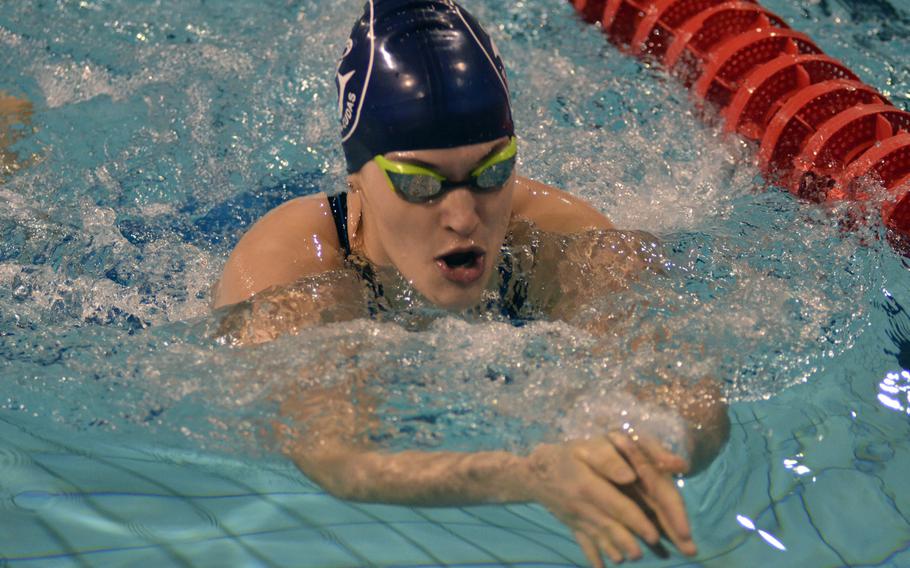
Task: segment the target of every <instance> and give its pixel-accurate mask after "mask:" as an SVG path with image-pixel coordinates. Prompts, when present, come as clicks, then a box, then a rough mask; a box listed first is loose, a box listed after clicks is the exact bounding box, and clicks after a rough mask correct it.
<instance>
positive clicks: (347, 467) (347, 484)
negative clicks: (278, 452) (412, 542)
mask: <svg viewBox="0 0 910 568" xmlns="http://www.w3.org/2000/svg"><path fill="white" fill-rule="evenodd" d="M352 388H356V385H354V384H353V383H349V384H347V385H345V386H343V387H334V388H327V389H317V390H314V389H307V390H306V391H299V392H297V393H294V394H293V395H292V396H288V397H286V398H285V400H284V402H283V403H282V406H281V412H282V415H283V417H284V418H285V420H284V421H282V422H281V423H279V424H276V430H277V431H278V434H279V437H280V439H281V442H282V444H281V447H282V451H283V452H284V453H285V454H286V455H287V456H288V457H289V458H290V459H292V460H293V461H294V463H295V464H296V465H297V466H298V467H299V468H300V469H301V470H302V471H303V472H304V473H305V474H306V475H307V476H308V477H310V478H311V479H312V480H313V481H315V482H316V483H318V484H319V485H320V486H322V487H323V488H324V489H325V490H326V491H328V492H329V493H331V494H333V495H335V496H337V497H339V498H343V499H349V500H354V501H364V502H374V503H388V504H398V505H410V506H465V505H475V504H488V503H512V502H528V501H535V502H538V503H541V504H542V505H544V506H546V507H547V508H548V509H549V510H550V511H551V512H552V513H553V514H554V515H555V516H556V517H557V518H559V519H560V520H561V521H562V522H563V523H565V524H566V525H567V526H568V527H569V528H570V529H572V530H573V532H574V533H575V535H576V537H577V539H578V541H579V544H580V545H581V547H582V549H583V550H584V551H585V554H586V555H587V556H588V558H589V559H590V560H591V563H592V564H593V565H595V566H602V565H603V564H602V562H601V559H600V554H601V553H604V554H606V555H607V556H609V557H610V558H611V559H612V560H613V561H615V562H620V561H622V559H623V558H624V557H627V558H639V557H640V556H641V548H640V546H639V544H638V543H637V541H636V539H635V536H638V537H640V538H641V539H643V540H644V541H646V542H647V543H649V544H656V543H657V542H658V539H659V532H658V528H657V526H658V525H659V526H660V528H661V529H662V530H663V531H664V532H665V533H666V534H667V535H668V536H669V537H670V538H671V540H672V541H673V542H674V544H675V545H676V546H677V548H679V550H680V551H682V552H683V553H685V554H694V553H695V545H694V543H693V542H692V540H691V534H690V530H689V525H688V520H687V517H686V513H685V507H684V505H683V502H682V498H681V497H680V495H679V493H678V492H677V490H676V487H675V484H674V483H673V480H672V478H671V477H670V476H669V475H666V474H665V473H664V472H663V471H658V469H657V468H656V467H651V466H648V465H647V464H649V463H652V462H654V461H655V460H654V459H652V458H651V457H648V452H649V451H650V450H649V449H647V448H639V447H638V446H637V444H635V443H634V442H632V441H631V439H629V438H628V437H627V436H624V435H620V434H611V435H610V436H604V437H601V438H597V439H591V440H579V441H575V442H570V443H565V444H542V445H540V446H537V447H536V448H535V449H534V450H533V451H532V452H531V453H530V454H529V455H526V456H523V455H518V454H514V453H511V452H506V451H485V452H423V451H403V452H397V453H390V452H384V451H381V450H378V449H376V448H374V447H372V445H371V444H370V443H369V436H368V435H367V434H366V432H365V431H366V430H368V429H369V428H370V427H372V426H375V424H373V423H372V422H373V419H372V417H371V416H372V408H371V403H370V402H369V401H366V400H363V399H362V398H361V399H360V405H361V406H360V407H359V408H358V407H356V406H355V405H353V404H352V403H351V402H350V400H351V399H350V394H351V393H352V390H351V389H352ZM301 426H302V427H303V431H298V428H299V427H301ZM632 464H635V465H632ZM676 465H677V466H680V464H678V463H677V464H676ZM670 467H673V465H672V464H671V465H670ZM682 467H684V464H682ZM642 502H644V503H646V504H647V506H648V507H649V508H651V509H652V510H653V511H654V512H655V516H656V518H657V522H658V525H655V523H654V522H652V520H651V519H649V518H648V515H647V514H646V513H645V512H644V510H643V508H642V506H641V503H642Z"/></svg>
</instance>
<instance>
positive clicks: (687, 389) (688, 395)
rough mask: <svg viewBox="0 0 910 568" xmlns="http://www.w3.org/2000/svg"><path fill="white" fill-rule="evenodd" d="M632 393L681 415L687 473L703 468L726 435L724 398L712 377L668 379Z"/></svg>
mask: <svg viewBox="0 0 910 568" xmlns="http://www.w3.org/2000/svg"><path fill="white" fill-rule="evenodd" d="M634 394H635V396H637V397H638V398H639V399H641V400H644V401H647V402H653V403H656V404H658V405H659V406H663V407H665V408H669V409H670V410H672V411H674V412H676V413H677V414H679V415H680V416H681V417H682V418H683V419H685V421H686V426H687V429H688V431H687V432H686V445H687V448H686V451H687V454H688V456H689V464H690V466H689V474H696V473H698V472H700V471H702V470H704V469H705V468H707V467H708V466H709V465H710V464H711V462H712V461H714V458H716V457H717V456H718V454H720V451H721V450H722V449H723V447H724V445H725V444H726V443H727V440H728V438H729V437H730V417H729V416H728V414H727V400H726V398H725V397H724V396H723V393H722V392H721V390H720V387H719V386H718V384H717V381H715V380H712V379H702V380H700V381H699V382H697V383H695V384H694V385H693V384H691V383H690V382H687V381H682V380H679V379H669V380H665V381H663V382H662V383H661V384H659V385H656V386H653V387H651V388H649V389H647V390H644V389H640V390H639V391H638V392H636V393H634Z"/></svg>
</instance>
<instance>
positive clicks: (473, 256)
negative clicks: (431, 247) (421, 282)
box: [440, 250, 480, 268]
mask: <svg viewBox="0 0 910 568" xmlns="http://www.w3.org/2000/svg"><path fill="white" fill-rule="evenodd" d="M479 258H480V253H479V252H477V251H474V250H468V251H464V252H453V253H452V254H447V255H445V256H443V257H441V258H440V260H442V261H443V262H444V263H446V266H448V267H449V268H458V267H460V266H473V265H474V264H475V263H476V262H477V260H478V259H479Z"/></svg>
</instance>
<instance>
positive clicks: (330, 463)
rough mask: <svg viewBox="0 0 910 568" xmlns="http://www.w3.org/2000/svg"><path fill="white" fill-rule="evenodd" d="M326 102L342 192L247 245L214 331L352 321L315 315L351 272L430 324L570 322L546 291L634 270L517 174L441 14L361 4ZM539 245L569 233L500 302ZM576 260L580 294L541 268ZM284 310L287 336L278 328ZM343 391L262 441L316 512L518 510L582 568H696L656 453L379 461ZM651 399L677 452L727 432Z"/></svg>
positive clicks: (622, 248) (486, 45) (486, 44)
mask: <svg viewBox="0 0 910 568" xmlns="http://www.w3.org/2000/svg"><path fill="white" fill-rule="evenodd" d="M336 86H337V88H338V107H337V112H338V116H339V117H340V121H341V140H342V146H343V149H344V154H345V158H346V162H347V171H348V174H349V176H348V182H349V191H348V192H345V193H341V194H337V195H333V196H326V195H325V194H318V195H313V196H307V197H302V198H298V199H295V200H292V201H290V202H288V203H285V204H283V205H281V206H279V207H278V208H276V209H275V210H273V211H271V212H270V213H268V214H267V215H266V216H265V217H264V218H263V219H261V220H260V221H259V222H257V223H256V224H255V225H254V226H253V227H252V228H251V229H250V231H249V232H247V234H246V235H245V236H244V237H243V238H242V239H241V241H240V243H239V244H238V245H237V247H236V249H235V250H234V251H233V253H232V254H231V256H230V258H229V260H228V262H227V264H226V266H225V269H224V274H223V276H222V278H221V280H220V282H219V284H218V285H217V286H216V288H215V292H214V305H215V306H216V307H222V306H233V307H231V308H228V309H227V310H226V315H225V320H226V321H230V320H232V318H233V319H235V320H238V321H239V320H243V319H244V318H248V317H249V313H250V311H252V312H253V313H254V316H253V319H254V320H255V319H257V318H256V316H255V314H256V313H258V314H259V319H268V318H269V316H270V315H272V316H274V312H273V311H272V310H274V309H276V308H275V307H274V306H275V305H276V304H282V303H283V305H284V306H285V311H284V312H282V317H272V318H271V319H273V320H276V323H275V326H278V327H281V326H285V327H288V324H287V321H288V319H292V320H294V324H293V325H291V326H290V327H289V329H291V330H293V329H298V328H300V327H302V326H305V325H313V324H318V323H320V322H323V321H327V320H330V319H341V318H343V317H357V314H356V313H348V315H347V316H345V315H339V312H332V309H331V306H332V305H333V304H334V302H335V299H336V298H338V297H339V296H342V295H345V294H346V293H348V292H351V293H353V292H352V291H353V290H354V289H355V288H356V287H357V284H356V282H355V280H356V279H357V276H355V274H356V275H359V278H361V279H363V280H365V281H373V282H374V283H375V278H377V277H378V276H377V275H378V274H380V273H388V272H390V271H391V272H393V273H395V274H397V275H399V276H400V279H401V280H402V281H404V282H406V283H407V285H408V286H411V287H412V288H413V289H414V290H416V291H417V292H419V294H421V295H422V296H423V297H424V298H425V299H426V300H427V301H428V302H429V303H431V304H433V305H435V306H438V307H441V308H444V309H446V310H450V311H462V310H469V309H472V308H473V307H475V306H477V305H478V304H479V303H482V302H483V301H485V298H488V297H489V296H490V294H493V295H496V294H497V293H499V294H501V295H503V296H504V297H503V298H502V302H501V303H502V306H503V311H504V312H506V313H512V312H515V313H519V312H522V310H524V309H525V308H526V306H528V305H534V304H537V305H538V306H543V307H542V308H541V309H540V310H538V312H537V313H538V314H542V315H543V316H545V317H551V318H566V319H568V318H569V315H570V314H571V313H572V311H573V309H574V307H573V306H577V303H578V302H577V300H573V299H570V300H569V301H562V299H561V295H560V293H557V292H554V290H556V291H561V290H564V289H565V288H567V287H568V288H575V289H579V290H581V289H590V290H591V291H590V292H588V293H591V294H606V293H609V290H610V289H611V287H621V286H622V282H623V280H624V279H626V278H631V277H633V275H634V273H635V272H637V271H641V270H643V269H644V267H645V264H646V263H645V261H643V260H642V259H641V257H640V256H639V255H637V254H634V253H635V251H636V250H637V249H638V248H641V245H642V243H645V242H648V237H646V236H643V235H638V234H634V233H622V232H619V231H615V230H614V228H613V225H612V224H611V223H610V221H609V220H608V219H607V218H605V217H604V216H603V215H602V214H601V213H599V212H598V211H597V210H596V209H594V208H593V207H591V206H590V205H588V204H587V203H585V202H583V201H582V200H580V199H578V198H576V197H574V196H572V195H569V194H567V193H565V192H563V191H560V190H558V189H555V188H552V187H549V186H547V185H544V184H541V183H538V182H535V181H532V180H529V179H526V178H524V177H521V176H520V175H518V173H517V172H516V158H517V155H518V152H519V151H520V140H519V139H518V138H517V137H516V133H515V129H514V126H513V122H512V114H511V101H510V97H509V90H508V83H507V80H506V74H505V68H504V65H503V62H502V60H501V58H500V55H499V51H498V50H497V48H496V46H495V45H494V43H493V41H492V40H491V39H490V37H489V36H488V35H487V34H486V33H485V32H484V30H483V29H482V28H481V27H480V25H479V24H478V23H477V21H476V20H475V19H474V18H473V17H472V16H471V15H470V14H469V13H468V12H467V11H465V10H464V9H463V8H461V7H460V6H459V5H458V4H456V3H455V2H453V1H451V0H421V1H415V0H369V1H368V2H367V3H366V6H365V8H364V14H363V16H362V17H361V18H360V19H359V21H358V22H357V23H356V24H355V26H354V28H353V30H352V32H351V36H350V39H349V40H348V42H347V45H346V46H345V49H344V53H343V55H342V58H341V60H340V62H339V63H338V66H337V68H336ZM541 234H556V235H563V236H566V239H568V240H565V241H562V242H563V243H567V244H565V246H562V247H555V248H553V249H552V250H551V253H553V254H551V256H554V257H558V258H554V259H553V262H552V263H551V264H549V265H547V264H546V263H544V265H546V267H547V268H546V269H540V270H534V271H533V274H532V276H533V277H534V278H536V279H537V282H530V283H526V284H527V285H526V286H525V285H522V286H517V285H513V286H512V287H511V288H510V287H509V286H508V284H509V283H508V282H504V281H506V280H508V279H509V278H510V276H509V273H508V271H505V272H504V271H503V270H501V267H502V263H503V258H501V256H502V255H501V254H500V251H501V249H502V247H503V245H504V243H506V244H512V245H516V244H518V245H523V244H528V243H532V242H536V241H537V240H538V239H537V238H536V237H537V236H539V235H541ZM578 235H583V236H584V237H583V238H581V237H579V238H575V237H574V236H578ZM573 239H574V240H573ZM529 247H530V248H533V246H531V245H529ZM526 248H527V247H526ZM554 251H555V252H554ZM557 253H558V254H557ZM560 255H562V256H561V257H560ZM538 256H541V257H546V256H547V255H546V254H540V255H538ZM573 258H575V259H580V260H582V261H583V262H578V263H576V264H586V265H588V266H593V267H594V269H595V270H598V268H599V267H600V268H602V270H601V272H599V273H596V274H598V275H603V276H604V278H603V279H602V280H603V281H601V279H600V278H597V279H596V284H597V285H591V282H588V285H587V286H584V285H583V284H584V281H583V279H582V277H580V276H578V275H579V274H582V272H580V271H579V270H576V271H575V273H574V276H573V273H572V270H571V268H567V269H566V271H564V272H561V271H560V270H559V269H558V268H559V267H561V266H568V264H567V262H568V261H567V259H569V260H571V259H573ZM346 267H353V269H352V270H350V271H349V272H348V274H350V277H348V278H347V279H346V280H343V281H342V282H340V283H338V282H337V281H333V282H334V284H332V285H331V286H328V287H326V288H324V289H323V288H319V290H318V291H320V292H324V293H318V294H313V293H310V292H312V289H307V290H304V291H302V292H301V291H299V290H297V291H295V288H294V286H295V283H296V282H299V281H301V279H307V278H312V277H315V276H317V275H320V274H328V273H332V274H337V273H338V272H339V271H342V270H343V269H345V268H346ZM588 274H589V275H588V278H590V273H588ZM573 278H574V280H573ZM504 284H505V286H504ZM513 284H514V283H513ZM563 284H564V285H565V286H563ZM319 286H321V284H319ZM317 287H318V286H317ZM373 288H376V287H375V286H373ZM507 288H508V289H509V291H507V292H505V293H503V292H502V290H503V289H507ZM582 291H584V290H582ZM579 293H581V292H579ZM562 296H565V294H563V295H562ZM572 298H576V296H575V295H573V296H572ZM288 306H289V307H288ZM257 310H259V311H258V312H257ZM290 312H294V314H296V315H295V316H294V317H296V318H297V319H294V317H291V318H285V317H284V316H285V315H288V314H289V313H290ZM341 312H344V310H341ZM354 312H356V310H354ZM238 314H246V315H243V316H239V315H238ZM326 314H328V315H326ZM277 320H281V321H280V322H278V321H277ZM234 323H237V322H236V321H235V322H234ZM241 325H242V322H241ZM227 327H230V325H228V326H227ZM274 329H277V328H273V329H269V325H268V324H267V323H263V322H262V321H258V322H257V323H256V324H255V325H252V326H250V329H249V330H248V332H243V333H241V336H242V337H241V341H244V342H251V341H264V340H268V339H271V338H273V337H274V336H275V332H274ZM313 372H318V371H313ZM356 388H357V385H352V384H349V385H346V386H344V387H339V388H325V389H316V388H308V389H307V390H306V391H301V392H300V393H296V395H294V394H292V395H288V396H286V397H285V400H284V403H283V405H282V414H283V415H284V416H285V417H287V418H290V419H292V420H295V421H296V422H295V423H299V424H305V425H306V428H307V431H306V434H305V435H304V434H300V433H297V432H296V431H294V429H292V428H291V427H289V426H285V425H281V424H278V425H276V429H277V430H278V431H279V436H280V437H281V438H282V441H283V450H284V451H285V452H286V453H287V455H288V456H289V457H290V458H291V459H293V460H294V462H295V463H296V464H297V465H298V467H300V469H301V470H302V471H303V472H304V473H305V474H306V475H307V476H308V477H310V478H311V479H313V480H314V481H315V482H317V483H319V484H320V485H321V486H322V487H323V488H325V489H326V490H327V491H329V492H330V493H332V494H333V495H336V496H338V497H341V498H344V499H350V500H357V501H365V502H378V503H390V504H403V505H413V506H462V505H471V504H487V503H511V502H529V501H535V502H538V503H541V504H543V505H544V506H546V507H547V508H548V509H549V510H550V511H551V512H552V513H553V514H554V515H555V516H556V517H557V518H559V519H560V520H561V521H562V522H563V523H565V524H566V525H567V526H568V527H570V528H571V530H572V531H573V532H574V534H575V536H576V538H577V540H578V542H579V545H580V546H581V548H582V550H583V551H584V553H585V555H586V556H587V558H588V559H589V560H590V562H591V563H592V565H594V566H602V565H603V556H602V555H606V556H607V557H608V558H609V559H610V560H612V561H614V562H621V561H622V560H623V559H625V558H629V559H635V558H640V557H641V556H642V548H641V545H640V544H639V542H638V540H637V538H639V539H641V540H643V541H644V542H646V543H648V545H650V546H657V545H658V541H659V538H660V536H661V533H663V534H664V535H666V536H667V537H668V538H669V539H670V540H671V541H672V542H673V544H674V545H675V546H676V548H677V549H678V550H680V551H681V552H682V553H684V554H687V555H692V554H695V552H696V546H695V543H694V542H693V540H692V534H691V531H690V527H689V522H688V519H687V516H686V512H685V508H684V505H683V501H682V498H681V496H680V494H679V492H678V491H677V488H676V484H675V481H674V479H673V475H674V474H680V473H684V472H686V471H687V470H688V469H689V466H690V464H689V463H687V461H686V460H684V459H683V458H681V457H679V456H677V455H675V454H673V453H671V452H669V451H668V450H666V449H664V448H663V447H662V446H661V445H660V444H658V443H656V442H655V441H651V440H647V439H644V438H639V439H636V440H633V439H632V438H631V437H629V436H627V435H625V434H621V433H617V432H609V433H605V434H604V435H602V436H600V437H597V438H593V439H588V440H578V441H574V442H570V443H564V444H542V445H540V446H538V447H536V448H535V449H534V450H533V451H532V452H531V453H530V454H529V455H527V456H522V455H517V454H513V453H510V452H506V451H492V452H472V453H459V452H421V451H406V452H398V453H389V452H383V451H381V450H378V449H376V448H374V447H371V446H370V444H369V443H368V441H366V440H362V438H363V435H362V434H363V432H364V428H365V426H364V423H369V422H370V420H371V418H370V414H371V409H372V407H373V405H372V404H371V403H369V402H368V401H364V400H363V399H362V397H360V398H359V399H358V401H357V405H358V406H356V407H355V403H353V402H352V398H353V397H352V396H351V393H352V392H353V391H354V390H355V389H356ZM674 389H676V390H674ZM663 394H664V395H665V396H664V397H663V398H661V399H660V400H656V401H654V402H656V403H658V404H665V405H666V406H672V407H673V408H674V409H675V410H676V411H677V412H679V413H680V414H681V415H682V416H683V417H684V418H686V419H687V420H689V421H690V422H691V423H692V424H693V427H692V428H691V432H692V440H693V441H692V444H691V447H690V448H689V449H690V450H691V451H692V453H691V454H690V455H691V456H693V459H696V456H701V457H698V458H697V459H698V460H702V461H704V459H707V460H710V459H711V457H712V456H713V455H715V454H716V453H717V451H719V448H720V446H721V445H722V444H723V443H724V440H725V438H726V429H727V428H728V422H727V416H726V410H725V406H724V404H723V403H722V401H721V400H720V399H719V397H718V396H717V395H716V389H714V388H713V387H712V386H711V385H710V384H708V383H705V384H701V385H698V386H696V387H695V388H689V389H688V390H686V391H685V392H683V391H681V388H680V387H678V386H677V387H673V386H668V387H667V388H666V389H665V390H664V391H663ZM658 396H660V395H658ZM703 458H704V459H703ZM692 465H695V466H698V465H699V464H694V463H693V464H692ZM636 537H637V538H636Z"/></svg>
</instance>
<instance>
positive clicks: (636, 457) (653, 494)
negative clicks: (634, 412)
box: [610, 433, 696, 555]
mask: <svg viewBox="0 0 910 568" xmlns="http://www.w3.org/2000/svg"><path fill="white" fill-rule="evenodd" d="M610 439H611V440H613V442H614V443H615V444H616V446H617V447H618V448H619V449H620V451H621V452H622V454H623V456H625V458H626V459H627V460H628V461H629V463H630V464H632V467H633V468H635V472H636V473H637V474H638V481H637V482H636V484H635V486H634V488H635V490H636V492H637V493H638V495H639V497H640V498H641V499H642V501H644V503H645V505H647V506H648V507H649V508H650V509H651V510H652V511H653V512H654V514H655V516H656V517H657V520H658V523H659V524H660V526H661V528H663V530H664V532H665V533H666V534H667V536H668V537H669V538H670V540H671V541H672V542H673V544H674V545H675V546H676V548H677V549H678V550H679V551H680V552H682V553H683V554H688V555H693V554H695V553H696V547H695V543H694V542H693V541H692V531H691V528H690V527H689V519H688V516H687V515H686V506H685V503H684V502H683V499H682V495H680V493H679V491H678V489H677V487H676V484H675V483H674V480H673V478H672V476H671V475H670V474H669V473H666V472H665V471H662V470H661V469H660V468H658V467H657V466H656V465H655V463H654V462H653V461H652V460H651V458H650V457H649V456H648V455H647V453H646V452H645V451H643V450H642V449H641V448H640V447H639V446H638V445H637V444H636V443H635V442H634V441H632V440H631V439H630V438H629V437H628V436H626V435H624V434H616V433H613V434H611V435H610Z"/></svg>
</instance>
